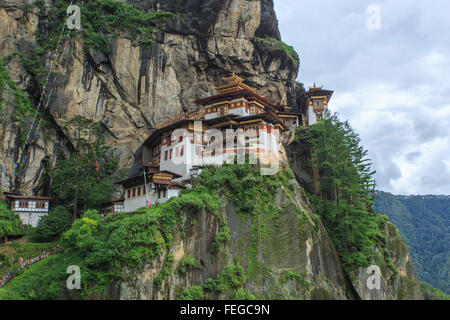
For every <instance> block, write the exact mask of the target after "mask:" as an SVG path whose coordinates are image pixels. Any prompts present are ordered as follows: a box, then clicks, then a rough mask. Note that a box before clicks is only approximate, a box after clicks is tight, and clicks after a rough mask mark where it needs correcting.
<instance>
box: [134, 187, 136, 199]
mask: <svg viewBox="0 0 450 320" xmlns="http://www.w3.org/2000/svg"><path fill="white" fill-rule="evenodd" d="M135 197H136V188H134V189H133V198H135Z"/></svg>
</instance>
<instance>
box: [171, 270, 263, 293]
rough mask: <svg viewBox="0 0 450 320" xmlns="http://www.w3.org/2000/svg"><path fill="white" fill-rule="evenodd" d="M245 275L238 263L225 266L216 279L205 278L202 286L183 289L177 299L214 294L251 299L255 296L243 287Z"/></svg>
mask: <svg viewBox="0 0 450 320" xmlns="http://www.w3.org/2000/svg"><path fill="white" fill-rule="evenodd" d="M246 279H247V277H246V275H245V271H244V269H243V268H242V267H241V265H239V264H235V265H231V266H228V267H225V268H224V269H223V271H222V272H221V273H220V274H219V275H218V276H217V278H216V279H211V278H209V279H207V280H206V281H205V282H204V283H203V285H202V286H191V287H190V288H187V289H183V290H182V291H181V292H180V293H179V294H178V295H177V299H178V300H210V299H212V298H213V297H215V296H218V297H220V298H223V299H233V300H253V299H255V297H254V296H253V295H252V294H251V293H249V292H248V291H246V290H245V289H244V283H245V281H246Z"/></svg>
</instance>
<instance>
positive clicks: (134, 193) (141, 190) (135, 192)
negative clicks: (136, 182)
mask: <svg viewBox="0 0 450 320" xmlns="http://www.w3.org/2000/svg"><path fill="white" fill-rule="evenodd" d="M141 195H143V196H144V195H145V187H137V188H133V189H128V193H127V198H128V199H131V198H136V197H140V196H141Z"/></svg>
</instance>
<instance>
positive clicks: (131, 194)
mask: <svg viewBox="0 0 450 320" xmlns="http://www.w3.org/2000/svg"><path fill="white" fill-rule="evenodd" d="M149 190H150V186H149ZM145 194H146V193H145V187H144V186H142V187H137V188H133V189H128V191H127V198H128V199H132V198H136V197H140V196H145ZM161 196H162V197H163V198H166V197H167V189H164V190H158V199H161Z"/></svg>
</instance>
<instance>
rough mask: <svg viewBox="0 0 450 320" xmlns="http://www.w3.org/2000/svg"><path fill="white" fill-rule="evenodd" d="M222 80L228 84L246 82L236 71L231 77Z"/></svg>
mask: <svg viewBox="0 0 450 320" xmlns="http://www.w3.org/2000/svg"><path fill="white" fill-rule="evenodd" d="M222 80H224V81H226V82H228V83H238V82H242V81H244V79H243V78H241V77H239V76H238V75H237V74H236V73H235V72H234V71H233V75H232V76H231V77H225V78H222Z"/></svg>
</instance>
